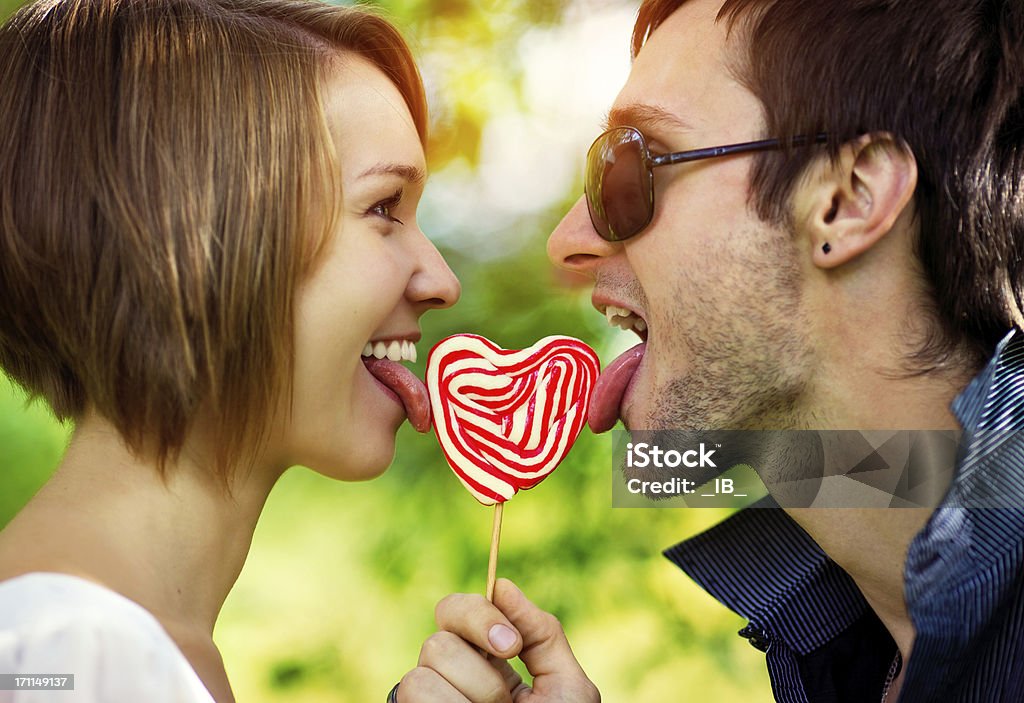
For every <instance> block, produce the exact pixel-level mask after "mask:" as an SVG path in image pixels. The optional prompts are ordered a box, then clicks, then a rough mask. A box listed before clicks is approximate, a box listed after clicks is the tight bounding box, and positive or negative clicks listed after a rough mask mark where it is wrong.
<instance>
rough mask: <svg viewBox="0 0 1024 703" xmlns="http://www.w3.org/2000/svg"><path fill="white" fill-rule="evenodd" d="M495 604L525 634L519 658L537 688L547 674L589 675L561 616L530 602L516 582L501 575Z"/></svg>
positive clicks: (496, 586) (495, 590)
mask: <svg viewBox="0 0 1024 703" xmlns="http://www.w3.org/2000/svg"><path fill="white" fill-rule="evenodd" d="M494 605H496V606H497V607H498V608H499V609H500V610H501V612H503V613H504V614H505V617H507V618H508V619H509V621H510V622H511V623H512V625H513V626H515V628H516V629H517V630H519V633H520V634H521V635H522V637H523V647H522V649H521V650H520V652H519V658H520V659H521V660H522V662H523V663H524V664H526V668H527V669H528V670H529V671H530V674H531V675H532V676H533V678H534V688H535V689H536V688H539V687H540V686H541V684H542V680H543V678H544V677H545V676H556V677H563V676H572V677H576V676H582V677H584V678H586V674H584V673H583V669H582V668H581V667H580V665H579V662H577V661H576V657H575V655H574V654H573V653H572V649H571V648H570V647H569V641H568V640H567V639H566V637H565V631H564V630H563V629H562V625H561V623H560V622H559V621H558V618H556V617H555V616H554V615H552V614H551V613H548V612H545V611H543V610H541V609H540V608H538V607H537V606H536V605H534V604H533V603H532V602H530V600H529V599H528V598H527V597H526V596H525V595H523V592H522V591H520V590H519V589H518V588H517V587H516V585H515V584H514V583H512V582H511V581H509V580H508V579H498V582H497V583H496V584H495V587H494Z"/></svg>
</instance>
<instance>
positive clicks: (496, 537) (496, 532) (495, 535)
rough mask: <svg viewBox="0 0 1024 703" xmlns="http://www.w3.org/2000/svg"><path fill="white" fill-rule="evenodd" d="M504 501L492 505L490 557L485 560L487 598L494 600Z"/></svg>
mask: <svg viewBox="0 0 1024 703" xmlns="http://www.w3.org/2000/svg"><path fill="white" fill-rule="evenodd" d="M503 507H505V504H504V503H495V505H494V527H493V528H491V558H490V560H489V561H488V562H487V600H489V601H492V602H493V601H494V582H495V581H496V580H497V578H498V542H500V541H501V510H502V508H503Z"/></svg>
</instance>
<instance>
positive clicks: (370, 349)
mask: <svg viewBox="0 0 1024 703" xmlns="http://www.w3.org/2000/svg"><path fill="white" fill-rule="evenodd" d="M363 356H372V357H374V358H376V359H390V360H391V361H411V362H413V363H416V345H415V344H413V343H412V342H410V341H408V340H402V341H398V340H394V341H391V342H367V343H366V346H365V347H363Z"/></svg>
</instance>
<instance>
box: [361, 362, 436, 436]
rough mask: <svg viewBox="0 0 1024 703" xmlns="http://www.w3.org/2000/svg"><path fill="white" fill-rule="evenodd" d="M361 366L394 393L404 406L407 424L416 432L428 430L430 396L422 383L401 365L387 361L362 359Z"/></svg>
mask: <svg viewBox="0 0 1024 703" xmlns="http://www.w3.org/2000/svg"><path fill="white" fill-rule="evenodd" d="M363 364H365V365H366V369H367V371H369V372H370V373H371V374H373V376H374V378H376V379H377V380H378V381H380V382H381V383H383V384H384V385H385V386H387V387H388V388H390V389H391V390H392V391H394V393H395V395H397V396H398V397H399V398H400V399H401V400H402V405H404V406H405V414H406V415H407V416H408V418H409V424H410V425H412V426H413V427H414V428H415V429H416V431H417V432H426V431H427V430H429V429H430V396H429V395H428V394H427V387H426V386H424V385H423V381H421V380H420V379H418V378H416V375H415V374H414V373H413V372H412V371H410V370H409V369H407V368H405V367H404V366H402V365H401V364H399V363H398V362H395V361H390V360H389V359H373V358H369V357H365V356H364V357H363Z"/></svg>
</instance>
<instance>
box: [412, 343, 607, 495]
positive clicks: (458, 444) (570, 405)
mask: <svg viewBox="0 0 1024 703" xmlns="http://www.w3.org/2000/svg"><path fill="white" fill-rule="evenodd" d="M600 370H601V365H600V362H599V361H598V358H597V354H595V353H594V350H593V349H591V348H590V347H589V346H587V345H586V344H585V343H583V342H581V341H580V340H578V339H574V338H573V337H562V336H552V337H545V338H544V339H542V340H540V341H539V342H537V343H536V344H534V345H533V346H532V347H529V348H528V349H521V350H519V349H502V348H501V347H499V346H498V345H496V344H495V343H494V342H491V341H490V340H488V339H485V338H484V337H481V336H479V335H475V334H457V335H453V336H451V337H447V338H446V339H443V340H441V341H440V342H438V344H437V345H436V346H435V347H434V348H433V349H432V350H431V351H430V357H429V358H428V360H427V390H428V391H429V393H430V412H431V415H432V416H433V421H434V431H435V432H436V433H437V439H438V441H439V442H440V444H441V449H442V450H443V451H444V454H445V457H446V458H447V459H448V464H449V465H450V466H451V467H452V469H453V470H454V471H455V474H456V475H457V476H458V477H459V479H460V480H461V481H462V483H463V485H464V486H465V487H466V488H467V489H468V490H469V492H470V493H472V494H473V496H474V497H475V498H476V499H477V500H478V501H480V502H481V503H483V504H484V505H492V504H494V503H503V502H504V501H506V500H508V499H509V498H511V497H512V496H514V495H515V494H516V493H517V492H518V491H519V490H520V489H526V488H532V487H533V486H535V485H537V484H538V483H539V482H540V481H542V480H543V479H544V478H545V477H546V476H547V475H548V474H550V473H551V472H552V471H554V470H555V467H556V466H558V464H559V463H560V462H561V461H562V459H564V458H565V455H566V454H567V453H568V452H569V449H570V448H571V447H572V445H573V442H575V441H576V438H577V437H578V436H579V434H580V431H581V430H582V429H583V425H584V424H585V423H586V420H587V409H588V407H589V405H590V392H591V389H592V388H593V385H594V382H595V381H596V380H597V376H598V374H599V373H600Z"/></svg>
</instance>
